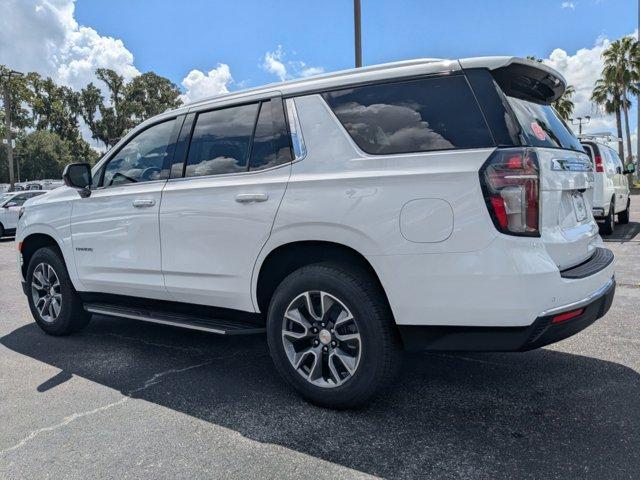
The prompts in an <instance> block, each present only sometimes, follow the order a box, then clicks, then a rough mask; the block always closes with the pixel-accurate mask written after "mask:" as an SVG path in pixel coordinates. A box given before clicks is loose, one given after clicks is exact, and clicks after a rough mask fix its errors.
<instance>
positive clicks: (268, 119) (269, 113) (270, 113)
mask: <svg viewBox="0 0 640 480" xmlns="http://www.w3.org/2000/svg"><path fill="white" fill-rule="evenodd" d="M276 104H277V102H276ZM274 107H275V105H274V104H273V102H271V101H270V100H269V101H268V102H264V103H262V105H261V107H260V115H258V123H256V131H255V133H254V135H253V145H252V146H251V159H250V160H249V168H250V169H251V170H262V169H265V168H270V167H274V166H276V165H278V164H280V163H283V161H288V160H289V157H290V155H289V153H288V152H287V151H286V150H288V149H289V144H288V142H287V138H286V136H285V135H286V132H285V130H284V112H283V111H281V112H279V111H278V109H277V108H274ZM278 114H280V115H281V116H282V118H281V119H279V118H278V117H277V116H278ZM278 120H280V121H278Z"/></svg>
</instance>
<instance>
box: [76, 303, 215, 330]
mask: <svg viewBox="0 0 640 480" xmlns="http://www.w3.org/2000/svg"><path fill="white" fill-rule="evenodd" d="M85 310H86V311H87V312H89V313H97V314H99V315H107V316H109V317H120V318H129V319H131V320H140V321H143V322H149V323H159V324H160V325H169V326H172V327H180V328H187V329H189V330H200V331H202V332H210V333H217V334H219V335H226V334H227V332H226V330H219V329H216V328H210V327H203V326H200V325H189V324H184V323H180V322H171V321H168V320H159V319H157V318H153V317H145V316H142V315H134V314H132V313H123V312H113V311H111V310H103V309H101V308H95V307H85Z"/></svg>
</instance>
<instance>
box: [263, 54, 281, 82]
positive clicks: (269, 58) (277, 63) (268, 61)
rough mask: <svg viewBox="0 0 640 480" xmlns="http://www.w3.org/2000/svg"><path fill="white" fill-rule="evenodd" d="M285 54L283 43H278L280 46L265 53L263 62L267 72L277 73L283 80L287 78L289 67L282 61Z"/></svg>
mask: <svg viewBox="0 0 640 480" xmlns="http://www.w3.org/2000/svg"><path fill="white" fill-rule="evenodd" d="M283 56H284V52H283V51H282V45H278V48H276V49H275V50H274V51H273V52H267V53H265V55H264V63H263V64H262V66H263V68H264V69H265V70H266V71H267V72H269V73H273V74H274V75H277V76H278V78H279V79H280V81H281V82H283V81H284V80H285V79H286V78H287V67H285V65H284V63H282V57H283Z"/></svg>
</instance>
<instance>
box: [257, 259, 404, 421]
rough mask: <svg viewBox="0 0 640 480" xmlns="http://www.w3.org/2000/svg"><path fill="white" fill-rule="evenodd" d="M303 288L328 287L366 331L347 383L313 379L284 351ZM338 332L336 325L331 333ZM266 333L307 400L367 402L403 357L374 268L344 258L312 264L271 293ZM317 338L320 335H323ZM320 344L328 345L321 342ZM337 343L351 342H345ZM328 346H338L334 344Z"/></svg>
mask: <svg viewBox="0 0 640 480" xmlns="http://www.w3.org/2000/svg"><path fill="white" fill-rule="evenodd" d="M304 292H326V293H327V294H329V295H330V296H332V297H335V299H337V300H338V301H339V302H340V303H341V304H342V306H345V307H346V308H347V309H348V311H350V313H351V315H352V316H353V318H354V320H355V322H356V326H355V327H350V328H356V329H357V331H358V334H359V335H360V337H361V342H357V345H358V348H359V352H360V356H359V362H358V363H357V366H356V368H355V370H354V372H353V374H352V375H350V376H349V378H348V379H347V380H346V381H344V383H341V384H339V385H334V386H331V387H330V388H327V387H321V386H317V385H315V384H313V383H311V381H310V380H308V379H307V378H305V377H304V376H303V374H301V373H299V370H300V369H296V368H294V366H293V364H292V362H291V361H290V360H289V358H288V357H287V353H286V352H285V347H284V343H285V342H284V340H283V328H284V315H285V312H286V311H287V308H289V307H290V305H291V304H292V302H293V301H294V299H296V298H299V297H300V295H301V294H303V293H304ZM330 310H331V308H328V309H327V311H330ZM327 316H328V315H327ZM327 328H329V327H328V326H327ZM339 328H342V327H337V326H336V327H335V330H336V331H338V330H339ZM323 331H325V332H326V330H323ZM320 333H322V332H320ZM333 334H334V330H333V328H332V330H331V335H332V338H333ZM267 336H268V342H269V350H270V352H271V357H272V358H273V361H274V363H275V365H276V368H277V370H278V371H279V373H280V374H281V375H282V377H283V378H284V379H285V380H286V381H287V382H288V383H289V384H290V385H291V386H293V388H294V389H295V390H297V391H298V393H300V395H302V397H304V398H305V399H306V400H308V401H309V402H311V403H314V404H316V405H320V406H323V407H329V408H335V409H346V408H354V407H357V406H360V405H362V404H364V403H365V402H367V401H368V400H370V399H371V398H372V397H374V396H375V395H376V394H377V393H379V392H380V391H381V390H382V388H383V387H385V386H388V385H389V384H390V383H391V380H392V378H393V377H394V376H395V373H396V371H397V368H398V365H399V362H400V355H401V353H400V350H401V342H400V339H399V335H398V332H397V330H396V328H395V324H394V321H393V317H392V314H391V311H390V309H389V306H388V305H387V302H386V299H385V298H384V293H383V292H382V291H381V289H380V287H379V286H378V284H377V282H376V281H375V279H374V278H372V277H371V275H370V274H368V273H367V272H364V271H361V270H359V269H355V268H352V267H349V266H345V265H341V264H335V263H319V264H313V265H309V266H305V267H302V268H300V269H298V270H296V271H295V272H293V273H291V274H290V275H289V276H287V277H286V278H285V279H284V280H283V281H282V283H281V284H280V285H279V286H278V288H277V289H276V291H275V293H274V294H273V297H272V298H271V302H270V306H269V313H268V318H267ZM316 338H320V337H319V335H318V336H316ZM325 340H326V338H325ZM313 341H316V340H313ZM343 343H345V342H343ZM332 344H333V342H332ZM319 346H320V348H325V347H322V344H319ZM338 347H340V348H342V347H344V348H349V347H347V346H345V345H340V342H338ZM338 347H336V348H335V350H336V351H337V350H338V349H339V348H338ZM326 348H329V349H331V350H330V352H332V351H333V347H332V345H331V346H330V345H327V347H326ZM321 355H323V358H324V359H325V360H326V359H327V357H326V356H325V355H329V354H327V353H325V354H321ZM313 358H314V357H312V361H313ZM315 358H317V357H315ZM323 362H324V360H323ZM334 362H335V359H334ZM323 365H325V366H326V365H327V364H326V363H323ZM323 368H328V367H323ZM334 368H335V364H334ZM327 373H328V372H327ZM343 374H344V375H346V373H343ZM309 376H310V375H309ZM321 381H322V380H321ZM325 381H326V379H325Z"/></svg>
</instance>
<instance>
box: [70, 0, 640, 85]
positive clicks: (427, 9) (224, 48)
mask: <svg viewBox="0 0 640 480" xmlns="http://www.w3.org/2000/svg"><path fill="white" fill-rule="evenodd" d="M362 4H363V5H362V10H363V59H364V63H365V64H374V63H381V62H387V61H392V60H400V59H406V58H413V57H422V56H433V57H445V58H455V57H465V56H476V55H495V54H515V55H529V54H533V55H536V56H539V57H543V58H546V57H547V56H548V55H549V53H550V52H551V51H552V50H553V49H555V48H562V49H563V50H565V51H567V52H569V53H573V52H575V51H576V50H577V49H579V48H583V47H590V46H592V45H593V43H594V41H595V39H596V38H597V37H598V36H600V35H604V36H606V37H608V38H612V39H615V38H618V37H620V36H622V35H625V34H629V33H631V32H632V31H633V30H634V29H635V28H636V26H637V13H636V12H637V6H636V2H635V1H634V0H576V1H573V2H563V1H561V0H538V1H528V0H512V1H509V0H487V1H477V0H476V1H469V0H467V1H455V2H453V1H435V0H434V1H409V0H406V1H403V0H398V1H393V2H392V1H381V0H362ZM563 4H564V7H563ZM571 5H572V6H571ZM75 17H76V20H77V21H78V22H79V23H80V24H81V25H88V26H91V27H92V28H94V29H96V30H97V31H98V32H99V33H100V34H101V35H108V36H112V37H114V38H119V39H121V40H122V41H123V42H124V44H125V46H126V47H127V49H129V50H130V51H131V52H132V53H133V54H134V57H135V65H136V67H137V68H138V69H139V70H141V71H147V70H154V71H155V72H157V73H159V74H161V75H165V76H167V77H169V78H171V79H172V80H173V81H174V82H176V83H177V84H180V82H181V80H182V78H183V77H184V76H185V75H186V73H187V72H188V71H189V70H191V69H193V68H197V69H200V70H202V71H208V70H209V69H210V68H212V67H214V66H215V65H216V64H218V63H226V64H228V65H229V66H230V68H231V71H232V75H233V78H234V79H235V80H236V82H244V83H243V84H246V85H259V84H262V83H266V82H271V81H273V80H274V77H273V75H272V74H269V73H268V72H267V71H265V70H264V69H262V68H260V65H261V62H262V58H263V57H264V55H265V52H266V51H272V50H274V49H275V48H276V47H277V45H282V47H283V49H284V52H285V55H286V58H287V59H288V60H292V61H303V62H305V63H306V64H307V65H314V66H322V67H323V68H324V69H325V70H326V71H331V70H338V69H343V68H349V67H351V66H352V65H353V47H352V45H353V25H352V2H351V1H350V0H324V1H316V2H312V1H304V0H298V1H253V0H235V1H231V2H230V1H206V0H189V1H182V2H176V1H173V0H157V1H154V2H151V1H131V0H110V1H108V2H106V1H105V2H97V1H82V0H80V1H79V2H78V3H77V4H76V12H75Z"/></svg>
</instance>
